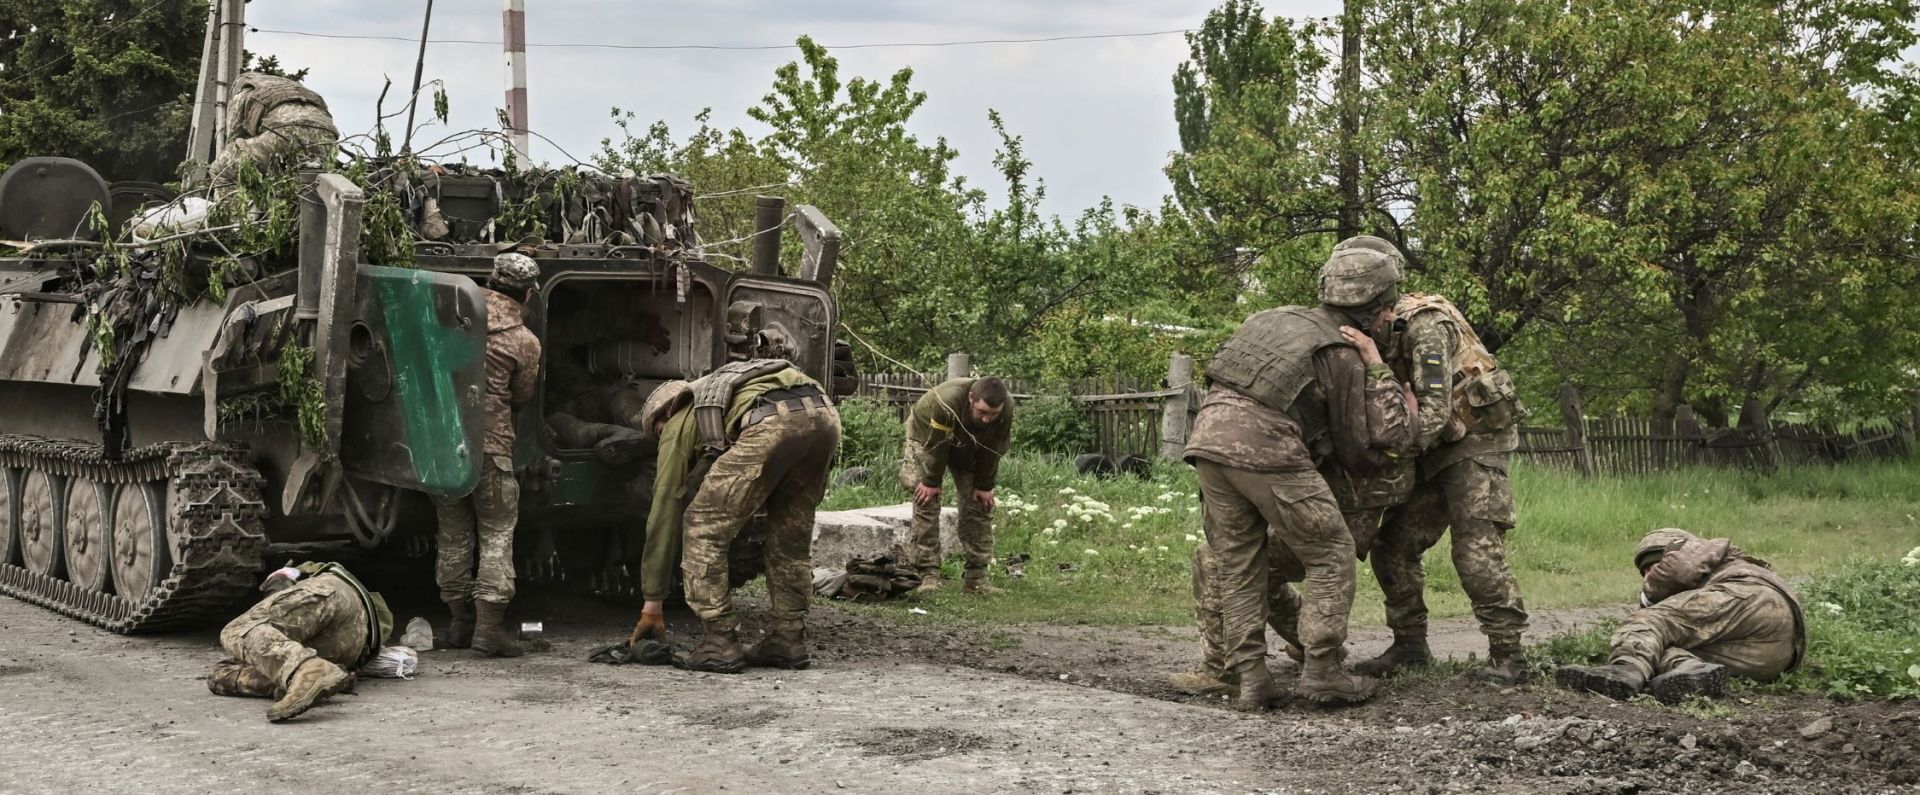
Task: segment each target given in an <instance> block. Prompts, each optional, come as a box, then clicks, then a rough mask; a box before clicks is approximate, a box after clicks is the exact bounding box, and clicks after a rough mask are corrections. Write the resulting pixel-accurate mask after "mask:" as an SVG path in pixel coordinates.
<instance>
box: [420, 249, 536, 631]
mask: <svg viewBox="0 0 1920 795" xmlns="http://www.w3.org/2000/svg"><path fill="white" fill-rule="evenodd" d="M539 279H540V268H539V266H538V265H535V264H534V262H533V259H532V258H531V257H528V256H527V255H525V254H517V253H506V254H501V255H499V256H496V257H494V258H493V274H492V276H490V277H489V278H488V279H487V287H488V288H489V289H488V290H487V396H486V408H487V429H486V446H485V449H484V451H483V452H484V453H485V454H484V455H482V456H481V459H480V482H479V484H478V485H476V486H474V488H473V493H472V494H470V495H468V496H466V497H434V498H433V507H434V512H435V514H436V515H437V517H438V519H439V535H438V536H437V537H436V539H435V544H436V545H437V546H438V556H437V560H436V568H435V572H434V579H435V581H436V582H437V583H438V584H439V586H440V599H441V601H444V602H446V603H447V609H448V610H449V611H450V612H452V613H453V621H452V623H450V624H449V625H448V627H447V637H446V645H447V647H448V648H454V649H464V648H467V647H468V646H472V647H473V650H474V651H475V652H477V653H479V654H480V655H482V656H491V657H518V656H520V654H521V649H520V644H519V643H518V642H517V641H515V640H514V638H513V635H512V633H509V632H508V631H507V628H506V618H507V604H508V603H509V602H512V601H513V528H514V525H515V523H517V522H518V520H519V515H520V481H519V480H517V479H516V478H515V476H514V471H513V441H514V440H513V413H514V410H515V409H518V408H520V407H521V406H524V405H526V404H528V403H530V402H532V401H533V397H534V387H535V385H536V384H537V383H538V382H539V378H540V340H539V339H537V338H535V337H534V336H533V332H531V331H528V330H527V326H526V321H525V319H524V317H523V315H522V311H523V305H524V304H525V303H526V301H527V299H529V298H531V297H532V296H533V292H534V290H535V286H536V285H537V284H538V283H539Z"/></svg>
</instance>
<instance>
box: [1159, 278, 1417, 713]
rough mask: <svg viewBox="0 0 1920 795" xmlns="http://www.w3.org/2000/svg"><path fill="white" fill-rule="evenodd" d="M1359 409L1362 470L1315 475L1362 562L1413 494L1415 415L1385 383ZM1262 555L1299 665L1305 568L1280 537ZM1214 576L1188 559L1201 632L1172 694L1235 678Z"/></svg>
mask: <svg viewBox="0 0 1920 795" xmlns="http://www.w3.org/2000/svg"><path fill="white" fill-rule="evenodd" d="M1342 246H1343V248H1342V249H1341V250H1345V248H1353V247H1355V245H1354V241H1348V242H1346V243H1343V244H1342ZM1395 253H1396V255H1397V252H1395ZM1353 342H1354V344H1355V346H1356V347H1357V348H1359V349H1360V351H1361V358H1362V360H1363V361H1365V362H1367V363H1368V364H1369V365H1370V366H1371V365H1375V364H1379V363H1380V356H1379V353H1378V352H1377V350H1376V349H1375V348H1374V344H1373V341H1372V340H1371V339H1369V338H1365V337H1357V338H1355V339H1354V340H1353ZM1365 409H1366V419H1365V422H1366V427H1367V431H1368V434H1369V437H1368V440H1367V446H1368V450H1369V456H1368V461H1367V462H1366V464H1367V465H1366V466H1364V467H1361V468H1358V469H1355V468H1350V467H1348V466H1345V465H1343V464H1342V462H1341V461H1340V459H1338V458H1336V457H1331V456H1330V457H1327V458H1326V459H1325V460H1324V461H1323V462H1322V463H1321V465H1320V474H1321V476H1322V477H1323V478H1324V479H1325V480H1326V481H1327V485H1328V486H1329V487H1330V488H1331V489H1332V492H1333V495H1334V499H1335V501H1336V502H1338V503H1339V505H1340V512H1341V517H1342V519H1344V520H1345V523H1346V526H1347V531H1348V534H1349V535H1351V536H1352V537H1353V541H1354V549H1355V553H1356V554H1357V556H1358V557H1360V558H1361V559H1365V558H1366V554H1367V550H1368V549H1370V548H1371V546H1372V544H1373V538H1374V535H1375V531H1376V530H1377V529H1378V528H1379V525H1380V518H1381V515H1382V513H1384V512H1385V510H1386V509H1387V507H1389V506H1391V505H1395V504H1398V503H1399V502H1400V501H1402V500H1404V499H1405V497H1406V494H1407V493H1408V492H1409V491H1411V489H1412V485H1413V473H1412V468H1411V464H1412V460H1411V459H1410V458H1406V457H1405V456H1406V454H1407V453H1408V452H1410V448H1411V446H1412V443H1413V417H1414V412H1415V408H1414V405H1413V402H1412V400H1411V394H1410V393H1408V392H1407V391H1406V389H1405V388H1404V386H1402V385H1399V384H1397V383H1394V382H1392V381H1390V380H1386V379H1375V380H1372V381H1370V382H1369V383H1368V384H1367V389H1366V393H1365ZM1269 529H1271V528H1269ZM1267 555H1268V564H1269V573H1268V582H1269V584H1270V586H1271V591H1270V593H1269V596H1268V600H1267V626H1268V627H1269V628H1271V629H1273V630H1274V632H1276V633H1278V634H1279V635H1280V637H1281V638H1282V639H1284V640H1285V641H1286V645H1285V651H1286V653H1287V656H1288V657H1290V658H1292V659H1293V661H1294V662H1296V663H1299V662H1301V661H1302V660H1304V659H1305V655H1304V653H1303V651H1302V649H1301V647H1300V632H1299V619H1300V595H1299V593H1298V592H1296V591H1295V590H1294V588H1293V585H1292V584H1293V583H1297V582H1300V581H1302V580H1303V579H1305V577H1306V568H1305V566H1304V565H1303V564H1301V562H1300V560H1299V558H1297V557H1295V556H1294V555H1293V553H1292V552H1291V551H1290V550H1288V549H1287V547H1286V546H1285V544H1284V543H1283V542H1281V541H1280V540H1279V539H1278V538H1274V537H1270V538H1269V539H1268V551H1267ZM1214 578H1215V574H1214V564H1213V555H1212V552H1211V549H1210V548H1209V547H1208V546H1207V545H1206V544H1201V545H1200V546H1198V547H1196V548H1195V549H1194V554H1193V602H1194V604H1193V612H1194V624H1195V626H1196V628H1197V629H1198V630H1199V633H1200V645H1201V667H1200V668H1199V669H1197V670H1194V671H1189V672H1184V673H1178V674H1174V675H1172V676H1170V677H1168V683H1169V684H1171V685H1172V686H1174V687H1175V688H1178V689H1180V690H1184V691H1186V692H1189V693H1194V694H1196V695H1199V694H1211V693H1220V692H1225V691H1227V690H1228V689H1230V688H1232V687H1233V686H1234V684H1235V677H1234V675H1233V674H1232V673H1231V672H1230V671H1228V670H1227V669H1226V666H1225V659H1226V654H1225V649H1224V648H1223V643H1224V641H1223V639H1222V635H1221V623H1220V600H1219V596H1218V593H1217V591H1216V590H1215V588H1214Z"/></svg>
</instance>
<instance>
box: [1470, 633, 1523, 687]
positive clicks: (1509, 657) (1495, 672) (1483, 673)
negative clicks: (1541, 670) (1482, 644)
mask: <svg viewBox="0 0 1920 795" xmlns="http://www.w3.org/2000/svg"><path fill="white" fill-rule="evenodd" d="M1467 675H1468V676H1471V677H1473V678H1474V679H1478V680H1480V681H1482V682H1490V683H1492V684H1497V685H1518V684H1525V683H1526V681H1527V680H1528V679H1532V678H1533V672H1531V671H1528V670H1527V653H1526V651H1525V650H1524V649H1521V648H1520V644H1518V643H1496V644H1493V647H1492V648H1490V649H1488V650H1487V665H1486V667H1485V668H1475V669H1473V670H1472V671H1469V672H1468V673H1467Z"/></svg>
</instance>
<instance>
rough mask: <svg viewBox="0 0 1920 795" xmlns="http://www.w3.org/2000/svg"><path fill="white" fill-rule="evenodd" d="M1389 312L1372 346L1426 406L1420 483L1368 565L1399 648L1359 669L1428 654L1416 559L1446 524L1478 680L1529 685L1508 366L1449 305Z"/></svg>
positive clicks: (1385, 526) (1430, 301)
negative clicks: (1513, 543)
mask: <svg viewBox="0 0 1920 795" xmlns="http://www.w3.org/2000/svg"><path fill="white" fill-rule="evenodd" d="M1382 243H1384V241H1382ZM1394 314H1395V316H1396V319H1395V320H1394V322H1393V323H1392V324H1391V325H1390V326H1388V327H1385V328H1381V329H1377V330H1376V336H1375V339H1377V340H1381V344H1382V347H1383V348H1384V349H1385V350H1386V359H1387V362H1388V363H1389V364H1390V365H1391V366H1392V367H1393V369H1394V373H1395V375H1396V376H1398V377H1399V378H1400V380H1402V381H1404V382H1406V383H1407V384H1408V385H1409V386H1410V387H1411V388H1412V389H1413V393H1414V395H1415V397H1416V399H1417V400H1418V401H1419V404H1420V411H1419V424H1418V426H1417V428H1416V433H1415V443H1416V446H1417V447H1418V450H1419V453H1418V458H1419V460H1418V472H1417V483H1416V484H1415V485H1414V487H1413V489H1412V493H1411V494H1410V495H1407V496H1406V497H1405V499H1404V500H1403V501H1402V502H1401V504H1399V505H1397V506H1394V507H1391V508H1388V509H1387V511H1386V513H1385V516H1384V518H1383V519H1382V524H1381V527H1380V531H1379V536H1378V542H1377V544H1376V545H1375V547H1374V550H1373V554H1372V560H1371V563H1372V565H1373V572H1374V576H1375V578H1376V579H1378V580H1379V582H1380V590H1381V591H1382V592H1383V593H1384V595H1385V600H1386V612H1387V625H1388V626H1389V627H1391V628H1392V630H1393V645H1392V646H1390V647H1388V648H1387V650H1386V652H1385V653H1383V654H1381V655H1380V656H1378V657H1375V658H1373V659H1370V660H1366V661H1364V662H1361V663H1359V664H1358V665H1355V666H1354V670H1356V671H1360V672H1362V673H1366V674H1370V675H1381V674H1386V673H1389V672H1392V671H1393V670H1395V669H1398V668H1401V667H1406V666H1412V665H1424V664H1426V663H1428V662H1430V661H1431V660H1432V659H1433V655H1432V654H1431V652H1430V651H1429V650H1428V648H1427V608H1426V602H1425V597H1424V593H1423V592H1424V590H1425V587H1426V576H1425V572H1424V571H1423V570H1422V568H1421V557H1422V555H1424V554H1425V552H1426V551H1427V549H1429V548H1431V547H1432V546H1433V545H1434V544H1436V543H1438V542H1439V540H1440V538H1441V537H1442V536H1444V535H1445V534H1446V533H1447V532H1448V531H1449V526H1450V527H1451V531H1452V533H1453V543H1452V550H1453V566H1454V569H1455V570H1456V571H1457V572H1458V573H1459V576H1460V586H1461V588H1462V590H1465V591H1466V593H1467V598H1468V599H1469V600H1470V601H1471V602H1472V603H1473V615H1474V618H1475V619H1477V620H1478V621H1479V623H1480V631H1481V632H1482V633H1483V634H1485V635H1486V636H1487V646H1488V655H1487V657H1488V665H1487V666H1486V667H1483V668H1478V669H1476V670H1475V671H1474V672H1473V674H1474V676H1475V678H1479V679H1485V680H1490V681H1493V682H1497V683H1501V684H1515V683H1518V682H1521V681H1524V680H1525V679H1526V677H1527V667H1526V659H1525V657H1524V654H1523V651H1522V646H1521V637H1522V635H1524V634H1525V632H1526V629H1527V610H1526V605H1525V603H1524V602H1523V601H1522V600H1521V598H1520V586H1519V583H1518V582H1516V581H1515V579H1514V576H1513V569H1512V568H1511V567H1510V566H1508V564H1507V555H1506V533H1507V531H1508V530H1510V529H1512V527H1513V524H1514V512H1513V487H1512V485H1511V484H1510V483H1509V482H1508V480H1507V462H1508V459H1509V458H1511V457H1512V454H1513V450H1514V448H1516V447H1518V446H1519V424H1520V420H1521V419H1522V418H1523V417H1524V416H1525V413H1526V412H1525V409H1524V408H1522V407H1521V406H1520V404H1519V402H1518V400H1516V399H1515V396H1514V387H1513V381H1512V379H1511V378H1510V377H1509V376H1508V374H1507V371H1506V370H1503V369H1501V367H1500V363H1499V362H1498V361H1496V360H1495V359H1494V358H1493V355H1492V354H1491V353H1489V352H1488V351H1487V348H1486V346H1485V345H1482V344H1481V342H1480V338H1479V337H1478V336H1477V335H1476V334H1475V333H1474V329H1473V325H1472V324H1471V323H1469V322H1467V319H1466V317H1465V316H1464V315H1462V314H1461V312H1460V310H1459V309H1458V308H1455V307H1454V305H1453V304H1452V303H1451V302H1449V301H1447V299H1445V298H1441V297H1439V296H1436V295H1421V294H1410V295H1406V296H1404V297H1402V298H1401V299H1400V301H1399V303H1398V304H1397V305H1396V306H1395V307H1394Z"/></svg>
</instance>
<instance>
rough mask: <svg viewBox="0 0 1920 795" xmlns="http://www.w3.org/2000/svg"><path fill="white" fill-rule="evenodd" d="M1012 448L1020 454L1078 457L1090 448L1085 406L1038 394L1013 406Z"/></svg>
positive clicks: (1090, 441)
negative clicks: (1038, 395)
mask: <svg viewBox="0 0 1920 795" xmlns="http://www.w3.org/2000/svg"><path fill="white" fill-rule="evenodd" d="M1013 449H1014V450H1017V451H1020V452H1023V453H1043V454H1048V455H1078V454H1080V453H1085V452H1088V451H1090V450H1092V449H1093V420H1092V419H1091V418H1089V417H1088V416H1087V407H1086V404H1084V403H1081V402H1080V401H1079V400H1075V399H1074V398H1070V397H1060V396H1056V395H1042V396H1040V397H1036V398H1032V399H1030V400H1027V401H1024V402H1022V403H1020V404H1019V405H1018V406H1015V407H1014V414H1013Z"/></svg>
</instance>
